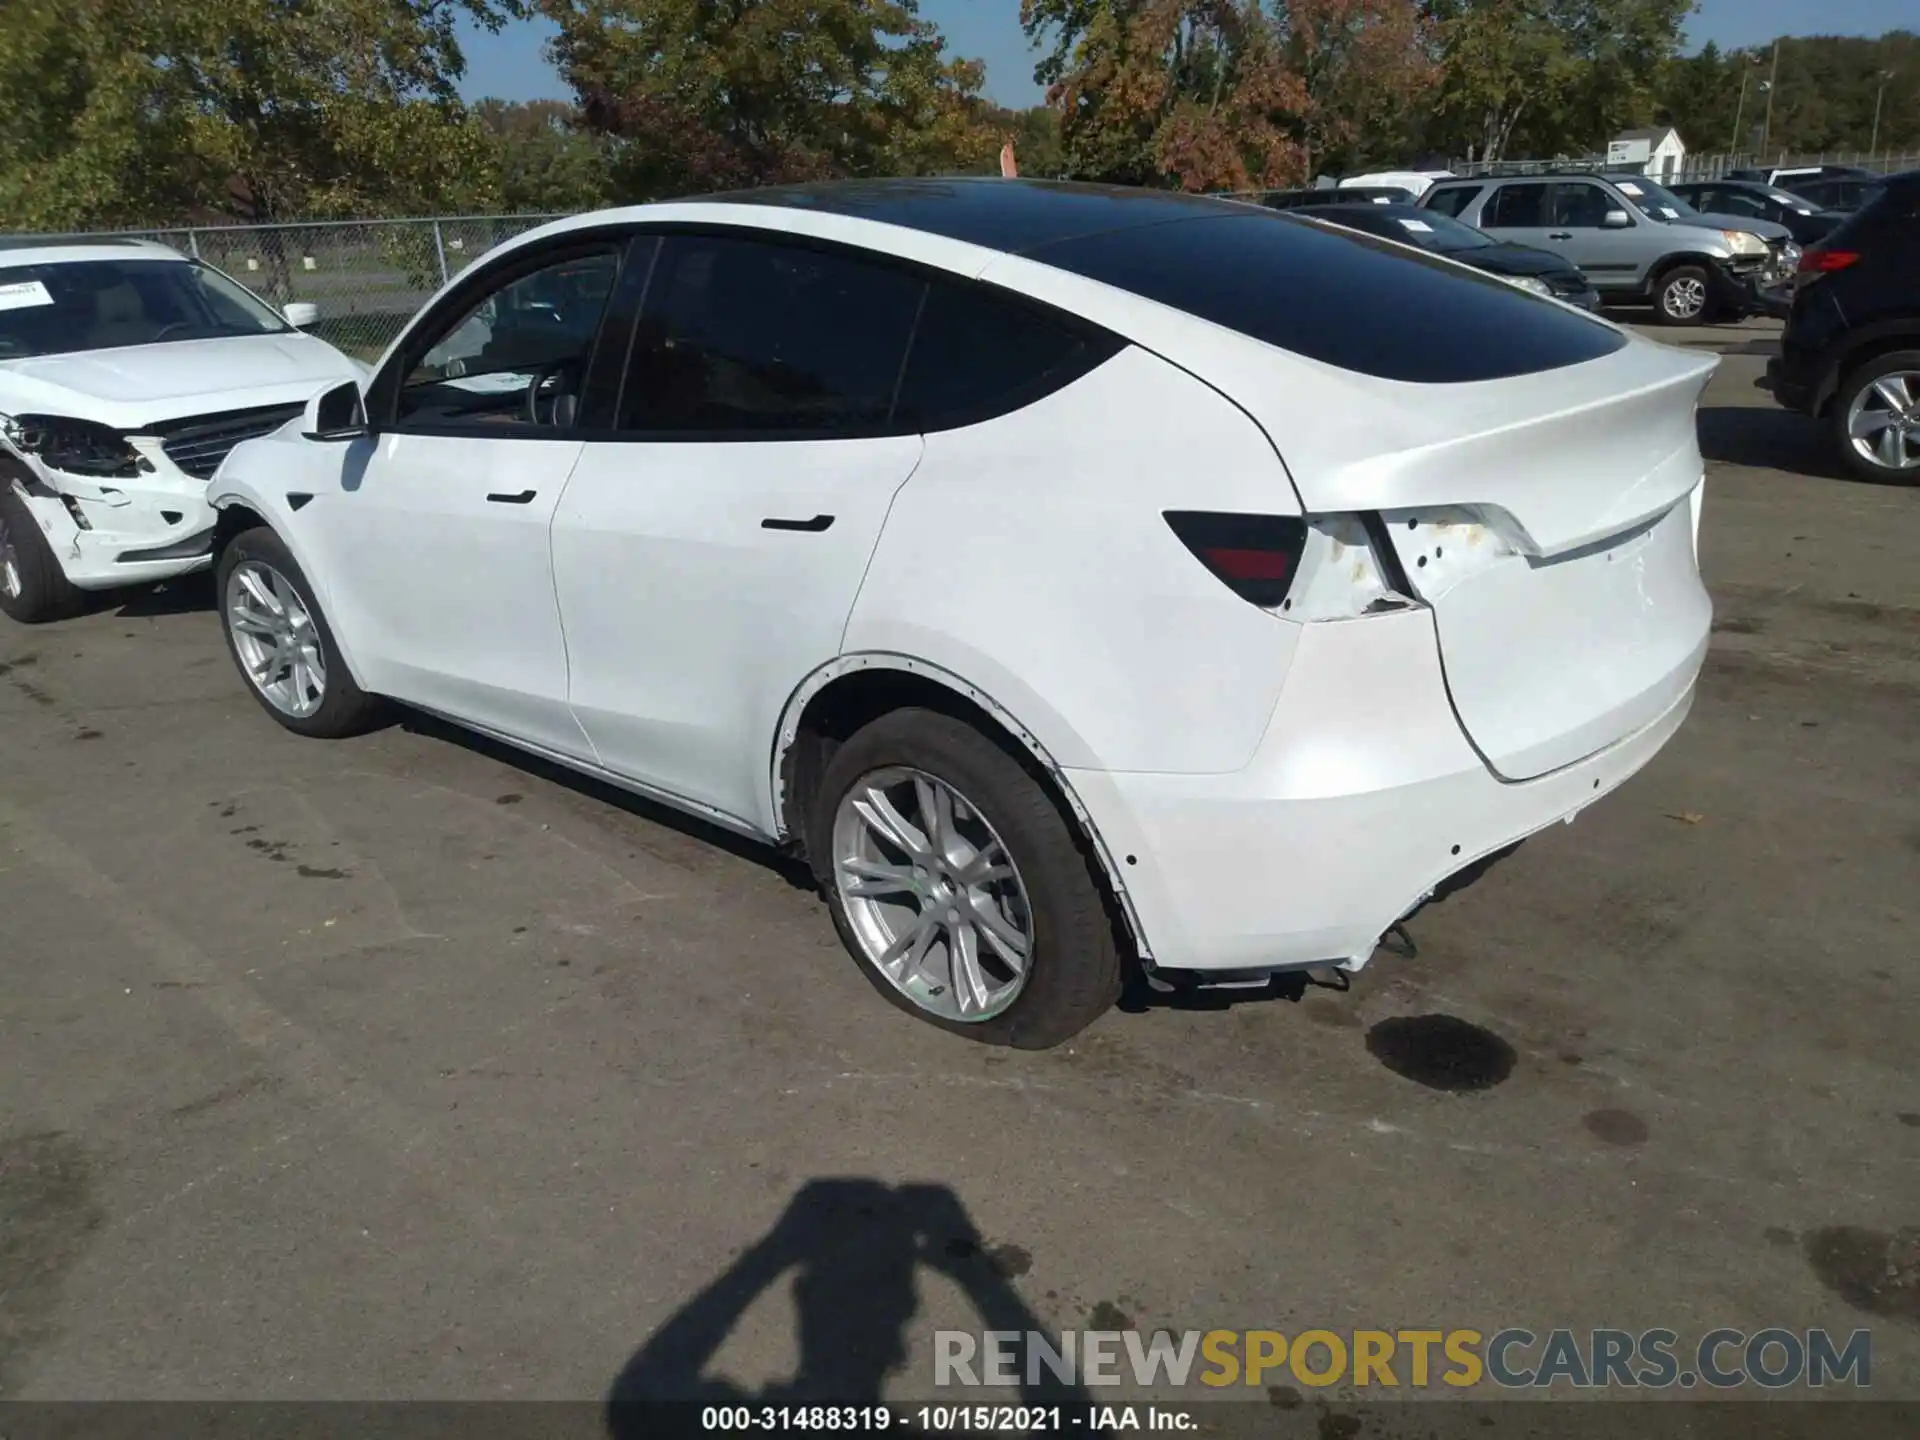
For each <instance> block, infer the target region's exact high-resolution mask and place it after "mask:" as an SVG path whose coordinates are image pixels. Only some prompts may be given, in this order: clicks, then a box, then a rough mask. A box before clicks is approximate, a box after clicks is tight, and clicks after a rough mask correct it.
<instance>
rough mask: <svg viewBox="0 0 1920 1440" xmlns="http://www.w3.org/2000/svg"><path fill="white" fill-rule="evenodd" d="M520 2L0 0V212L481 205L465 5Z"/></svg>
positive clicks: (47, 221) (20, 220)
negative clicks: (460, 35) (462, 38)
mask: <svg viewBox="0 0 1920 1440" xmlns="http://www.w3.org/2000/svg"><path fill="white" fill-rule="evenodd" d="M524 9H525V6H524V4H523V3H522V0H326V3H311V0H306V3H302V0H5V10H4V23H0V215H4V217H5V221H6V223H9V224H12V225H15V226H20V227H30V228H41V229H61V228H68V227H79V226H89V225H134V224H143V223H151V222H154V221H159V220H165V221H176V222H177V221H179V220H182V219H199V220H202V221H206V220H215V219H230V220H246V221H266V220H282V219H288V218H292V217H297V216H310V215H316V214H336V215H338V214H366V213H369V212H374V211H383V210H384V211H386V212H388V213H394V212H400V213H418V212H419V211H421V210H423V209H431V208H434V207H436V206H441V205H448V204H461V205H490V204H492V203H494V201H495V196H494V193H493V189H492V185H491V174H492V172H491V168H490V165H489V163H488V157H487V153H486V146H485V143H484V137H483V136H481V134H480V133H479V131H478V130H477V128H476V127H474V126H473V125H472V123H471V121H470V119H469V117H468V116H467V115H466V113H465V110H464V108H463V107H462V106H461V104H460V103H459V100H458V98H457V96H456V93H455V83H456V82H457V80H458V79H459V77H460V75H461V73H462V70H463V68H464V62H463V60H462V57H461V53H460V48H459V45H458V43H457V40H456V38H455V28H456V24H457V23H458V22H459V21H460V20H462V19H471V20H474V21H477V22H478V23H480V24H481V25H483V26H491V27H496V28H497V27H498V26H499V25H500V24H501V23H503V22H504V21H505V20H506V19H508V18H510V17H512V16H514V15H517V14H520V13H523V12H524Z"/></svg>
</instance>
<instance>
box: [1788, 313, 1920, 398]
mask: <svg viewBox="0 0 1920 1440" xmlns="http://www.w3.org/2000/svg"><path fill="white" fill-rule="evenodd" d="M1895 350H1920V322H1915V321H1911V320H1909V321H1895V322H1893V323H1891V324H1888V325H1878V326H1868V327H1863V328H1862V329H1861V330H1859V331H1858V332H1856V333H1855V334H1854V335H1853V336H1852V337H1850V338H1849V340H1848V343H1847V346H1846V348H1845V349H1844V350H1842V351H1841V352H1840V353H1839V354H1838V355H1836V356H1835V357H1834V359H1833V361H1832V362H1831V363H1830V364H1829V365H1828V366H1827V367H1826V369H1825V370H1824V371H1823V372H1822V374H1821V376H1820V382H1819V384H1818V385H1817V386H1815V388H1814V392H1813V413H1814V417H1815V418H1816V419H1825V418H1826V417H1827V415H1828V414H1829V413H1831V411H1832V409H1833V402H1834V398H1835V397H1836V396H1837V395H1839V393H1840V387H1841V386H1842V385H1843V384H1845V383H1846V380H1847V377H1848V376H1849V375H1851V374H1853V372H1854V371H1856V370H1858V369H1859V368H1860V367H1861V366H1863V365H1871V364H1872V363H1873V362H1874V361H1875V360H1877V359H1879V358H1880V357H1881V356H1882V355H1888V354H1891V353H1892V352H1894V351H1895Z"/></svg>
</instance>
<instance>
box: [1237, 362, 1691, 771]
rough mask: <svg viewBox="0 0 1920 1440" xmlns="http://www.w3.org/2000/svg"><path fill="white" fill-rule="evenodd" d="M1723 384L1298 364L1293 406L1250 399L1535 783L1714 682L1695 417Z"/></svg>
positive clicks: (1483, 721) (1640, 373)
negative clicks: (1703, 667) (1415, 606)
mask: <svg viewBox="0 0 1920 1440" xmlns="http://www.w3.org/2000/svg"><path fill="white" fill-rule="evenodd" d="M1717 363H1718V361H1717V359H1716V357H1713V356H1711V355H1700V354H1697V353H1693V352H1688V351H1682V350H1679V349H1676V348H1674V347H1670V346H1665V345H1658V344H1654V343H1652V342H1649V341H1645V340H1640V339H1637V338H1636V339H1632V340H1629V341H1628V342H1627V344H1626V345H1624V346H1623V347H1622V348H1620V349H1619V350H1616V351H1615V352H1613V353H1612V354H1609V355H1606V356H1603V357H1602V358H1599V359H1596V360H1591V361H1587V362H1584V363H1581V364H1577V365H1570V366H1563V367H1560V368H1557V369H1551V370H1544V371H1539V372H1536V373H1533V374H1526V375H1516V376H1510V377H1506V378H1501V379H1496V380H1488V381H1479V382H1472V383H1467V384H1459V385H1415V384H1405V383H1398V382H1391V381H1383V380H1380V379H1377V378H1374V377H1368V376H1361V375H1355V374H1352V373H1348V372H1342V371H1339V370H1335V369H1332V368H1331V367H1325V366H1313V367H1311V371H1310V372H1309V373H1302V370H1301V367H1300V366H1299V364H1298V363H1297V362H1296V363H1295V364H1294V365H1293V366H1290V367H1288V369H1289V371H1290V373H1288V374H1287V375H1286V376H1285V377H1284V385H1285V387H1286V388H1285V389H1284V390H1276V391H1275V392H1274V393H1275V395H1278V396H1280V397H1282V398H1280V399H1277V400H1276V399H1273V398H1270V397H1269V396H1264V395H1262V396H1255V395H1252V394H1251V393H1250V392H1249V391H1247V390H1244V389H1240V388H1238V387H1236V392H1235V398H1237V399H1241V400H1242V403H1243V404H1246V405H1247V408H1248V409H1249V410H1251V411H1253V412H1254V414H1255V416H1256V418H1258V419H1259V420H1260V421H1261V423H1262V424H1263V425H1265V426H1266V428H1267V431H1268V433H1269V434H1270V435H1271V436H1272V437H1273V439H1274V442H1275V446H1276V448H1277V449H1278V450H1279V451H1280V454H1281V457H1282V458H1283V459H1284V461H1285V462H1286V465H1287V470H1288V473H1289V474H1290V476H1291V477H1292V479H1293V482H1294V485H1295V488H1296V489H1297V490H1298V491H1299V494H1300V499H1301V502H1302V504H1303V506H1304V508H1305V509H1306V510H1307V511H1308V512H1309V513H1333V512H1353V511H1375V512H1378V513H1379V514H1380V516H1381V518H1382V520H1383V522H1384V531H1385V537H1386V539H1387V543H1388V544H1389V546H1390V547H1391V549H1392V550H1393V552H1394V555H1395V557H1396V558H1397V559H1398V560H1399V562H1400V565H1401V568H1402V569H1403V570H1404V572H1405V579H1406V582H1407V585H1408V587H1409V588H1410V589H1411V590H1412V591H1413V593H1414V594H1415V595H1416V596H1417V597H1418V598H1419V599H1420V600H1422V601H1424V602H1425V603H1426V604H1427V605H1429V606H1430V607H1431V608H1432V610H1433V614H1434V620H1435V625H1436V628H1437V630H1438V633H1439V639H1440V652H1441V661H1442V665H1443V667H1444V669H1445V672H1446V679H1447V688H1448V691H1449V693H1450V694H1451V696H1452V699H1453V704H1454V709H1455V712H1456V713H1457V715H1458V717H1459V720H1460V724H1461V726H1462V728H1463V729H1464V730H1465V731H1466V733H1467V735H1468V737H1469V738H1470V739H1471V740H1472V741H1473V743H1474V745H1475V747H1476V748H1477V749H1478V750H1479V751H1480V753H1481V755H1482V756H1483V757H1484V758H1485V760H1486V762H1487V764H1488V766H1489V767H1490V768H1491V769H1492V770H1493V771H1494V772H1495V773H1496V774H1498V775H1500V776H1502V777H1503V778H1505V779H1509V780H1527V779H1531V778H1533V777H1535V776H1538V775H1543V774H1546V773H1547V772H1548V771H1551V770H1555V769H1558V768H1560V767H1561V766H1564V765H1570V764H1572V763H1574V762H1575V761H1578V760H1580V759H1583V758H1584V757H1586V756H1587V755H1590V754H1593V753H1594V752H1596V751H1598V750H1601V749H1604V748H1605V747H1606V746H1608V745H1610V744H1613V743H1614V742H1616V741H1618V740H1620V739H1622V738H1624V737H1625V736H1627V735H1630V734H1632V733H1633V732H1634V731H1635V730H1638V729H1640V728H1641V727H1643V726H1644V725H1647V724H1649V723H1651V722H1652V721H1654V720H1656V719H1658V718H1659V716H1660V715H1661V714H1663V713H1664V712H1665V711H1666V710H1667V709H1668V708H1670V707H1671V706H1672V705H1673V704H1674V703H1675V702H1676V701H1678V700H1679V699H1680V698H1681V697H1682V696H1684V695H1685V694H1686V692H1687V689H1688V687H1689V686H1690V685H1691V684H1692V681H1693V677H1694V675H1695V673H1696V672H1697V671H1698V669H1699V666H1700V661H1701V659H1702V658H1703V656H1704V655H1705V653H1706V644H1707V633H1708V629H1709V627H1710V624H1711V621H1712V604H1711V602H1710V600H1709V599H1708V596H1707V592H1706V589H1705V587H1704V586H1703V585H1702V584H1701V581H1700V574H1699V565H1698V561H1697V556H1696V551H1695V543H1696V527H1697V521H1698V508H1699V502H1700V485H1701V479H1702V472H1703V465H1702V461H1701V457H1700V447H1699V439H1698V435H1697V431H1696V428H1695V410H1696V407H1697V405H1698V402H1699V398H1700V394H1701V392H1702V391H1703V390H1704V389H1705V387H1706V383H1707V381H1708V379H1709V378H1710V377H1711V375H1712V373H1713V369H1714V366H1715V365H1716V364H1717ZM1237 368H1238V367H1237ZM1223 373H1224V372H1223ZM1241 374H1242V376H1243V377H1244V375H1245V374H1246V371H1245V370H1244V368H1242V369H1241ZM1268 378H1269V379H1270V380H1271V381H1272V382H1281V381H1282V377H1281V375H1279V374H1278V373H1275V374H1273V375H1272V376H1270V377H1268Z"/></svg>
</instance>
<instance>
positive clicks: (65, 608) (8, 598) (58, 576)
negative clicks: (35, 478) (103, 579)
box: [0, 465, 86, 625]
mask: <svg viewBox="0 0 1920 1440" xmlns="http://www.w3.org/2000/svg"><path fill="white" fill-rule="evenodd" d="M85 598H86V597H85V592H83V591H81V590H79V589H77V588H76V587H75V586H74V585H73V583H72V582H71V581H69V580H68V579H67V576H66V572H65V571H64V570H62V569H61V568H60V562H59V560H57V559H55V558H54V554H53V547H52V546H51V545H49V544H47V537H46V536H45V535H44V534H42V533H41V530H40V526H39V523H38V522H37V521H36V520H35V519H34V518H33V512H32V511H30V510H29V509H27V506H26V502H25V501H23V500H22V499H21V498H20V496H19V495H18V494H17V493H16V492H15V490H14V488H13V477H12V475H10V474H9V473H8V471H7V468H6V467H5V466H4V465H0V612H5V614H6V615H8V616H9V617H10V618H12V619H14V620H17V621H19V622H20V623H21V624H22V625H41V624H45V623H46V622H47V621H49V620H61V619H64V618H65V617H67V616H69V615H74V614H77V613H79V610H80V608H81V605H82V604H83V602H84V601H85Z"/></svg>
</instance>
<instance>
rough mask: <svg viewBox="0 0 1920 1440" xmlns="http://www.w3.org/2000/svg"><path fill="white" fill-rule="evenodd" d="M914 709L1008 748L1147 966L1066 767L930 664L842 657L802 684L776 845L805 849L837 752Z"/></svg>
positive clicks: (780, 787) (781, 753)
mask: <svg viewBox="0 0 1920 1440" xmlns="http://www.w3.org/2000/svg"><path fill="white" fill-rule="evenodd" d="M909 705H917V706H922V707H924V708H927V709H933V710H939V711H942V712H943V713H946V714H950V715H953V716H955V717H956V718H959V719H963V720H966V721H967V722H969V723H970V724H972V725H974V726H975V727H977V728H978V729H979V730H980V731H981V732H982V733H983V734H985V735H986V736H987V737H988V738H989V739H992V740H994V741H996V742H997V743H998V744H1000V745H1001V746H1003V747H1004V748H1005V749H1006V750H1007V751H1008V753H1009V754H1011V755H1012V756H1013V757H1014V758H1015V759H1016V760H1018V761H1019V762H1020V763H1021V764H1022V765H1023V767H1024V768H1026V769H1027V771H1028V772H1029V773H1030V774H1032V775H1033V776H1034V777H1035V779H1037V780H1038V781H1039V782H1040V784H1041V785H1042V787H1043V788H1045V789H1046V790H1047V792H1048V793H1049V794H1050V795H1051V796H1052V797H1053V798H1054V800H1055V802H1056V803H1058V804H1059V805H1060V806H1061V808H1062V809H1063V810H1064V812H1065V813H1066V815H1067V818H1068V820H1069V821H1070V822H1071V823H1072V825H1073V826H1074V828H1075V830H1076V832H1077V833H1078V835H1079V838H1080V840H1081V841H1082V843H1084V844H1085V845H1086V847H1087V850H1088V853H1089V854H1090V855H1091V856H1092V858H1093V860H1094V862H1095V863H1096V864H1097V865H1098V866H1099V869H1100V874H1101V878H1102V880H1103V881H1104V883H1105V885H1106V889H1107V894H1108V895H1109V896H1110V897H1111V899H1112V901H1113V903H1114V907H1115V909H1116V910H1117V911H1118V912H1119V916H1120V919H1121V920H1122V922H1123V923H1124V925H1125V927H1126V930H1127V932H1128V935H1129V938H1130V939H1131V941H1132V943H1133V946H1134V950H1135V953H1136V954H1137V955H1138V957H1139V958H1140V959H1141V960H1142V961H1143V962H1151V960H1152V955H1151V952H1150V950H1149V948H1148V941H1147V937H1146V931H1145V929H1144V927H1143V926H1142V925H1141V923H1140V917H1139V915H1138V913H1137V911H1136V909H1135V906H1134V903H1133V900H1132V898H1131V897H1130V896H1129V894H1128V893H1127V886H1126V882H1125V880H1124V879H1123V878H1122V876H1121V873H1120V870H1119V867H1118V866H1117V865H1116V864H1115V863H1114V856H1113V854H1112V852H1111V851H1110V850H1109V849H1108V847H1107V844H1106V842H1105V840H1104V839H1102V837H1101V835H1100V831H1099V827H1098V826H1097V825H1095V824H1094V821H1093V817H1092V815H1091V813H1090V812H1089V811H1088V809H1087V807H1086V805H1085V803H1084V802H1082V800H1081V799H1080V797H1079V795H1078V794H1076V793H1075V791H1074V788H1073V785H1072V783H1071V782H1070V781H1069V780H1068V779H1067V777H1066V773H1065V770H1064V768H1063V767H1062V766H1061V765H1060V763H1059V762H1058V761H1057V760H1055V759H1054V757H1053V755H1052V754H1051V753H1050V751H1049V749H1048V747H1047V746H1046V745H1045V744H1044V743H1043V742H1042V741H1041V739H1040V738H1039V736H1037V735H1036V734H1034V732H1033V731H1032V729H1030V728H1029V727H1028V726H1026V725H1024V724H1022V723H1021V721H1020V720H1019V718H1018V717H1017V716H1015V715H1014V714H1013V712H1012V711H1011V710H1009V709H1008V708H1007V707H1006V706H1005V705H1003V704H1001V703H1000V702H999V701H998V700H997V699H996V698H995V697H994V696H993V695H991V694H989V693H988V692H987V691H985V690H983V689H981V688H980V687H979V686H977V685H975V684H973V683H972V682H971V681H969V680H967V679H966V678H965V677H963V676H960V675H957V674H955V673H954V672H952V671H950V670H948V669H946V668H944V667H942V666H939V665H935V664H933V663H931V662H929V661H925V660H918V659H915V658H913V657H911V656H906V655H896V654H890V653H880V652H862V653H859V654H852V655H842V656H839V657H837V658H835V659H833V660H830V661H828V662H827V663H826V664H825V665H822V666H820V667H819V668H818V669H817V670H815V671H814V672H813V673H812V674H811V675H809V676H808V677H807V678H806V680H804V681H803V682H801V684H800V686H799V688H798V689H796V690H795V691H794V692H793V695H792V696H791V698H789V700H788V701H787V705H786V708H785V710H784V711H783V712H782V713H781V716H780V726H779V729H778V730H777V731H776V732H775V735H774V742H773V752H772V756H771V763H770V767H769V776H768V781H769V784H770V786H771V791H770V793H771V796H772V807H771V808H772V815H773V824H774V833H775V837H776V839H778V840H779V841H781V842H782V843H784V844H787V845H791V846H794V847H796V848H803V847H804V838H803V836H804V823H803V821H802V816H803V814H804V809H805V806H806V804H807V803H808V802H809V801H810V800H811V798H812V793H813V792H812V787H813V786H815V785H817V784H818V783H819V780H820V777H821V776H822V775H823V774H824V773H825V770H826V764H827V761H828V759H829V758H830V757H831V755H832V753H833V748H834V746H835V745H837V743H838V742H839V740H841V739H844V738H845V736H846V734H850V733H851V732H852V730H854V729H857V728H859V726H860V725H864V724H866V723H867V722H869V721H871V720H874V719H877V718H879V716H880V715H882V714H885V713H887V712H888V711H890V710H895V709H901V708H904V707H906V706H909ZM842 732H844V733H842Z"/></svg>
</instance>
